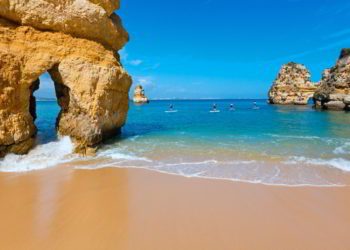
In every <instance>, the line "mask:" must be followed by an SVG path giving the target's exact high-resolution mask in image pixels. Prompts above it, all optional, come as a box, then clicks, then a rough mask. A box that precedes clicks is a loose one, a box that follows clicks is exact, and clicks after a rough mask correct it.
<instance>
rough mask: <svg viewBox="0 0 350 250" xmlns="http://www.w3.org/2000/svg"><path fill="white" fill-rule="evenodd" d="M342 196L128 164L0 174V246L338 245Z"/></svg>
mask: <svg viewBox="0 0 350 250" xmlns="http://www.w3.org/2000/svg"><path fill="white" fill-rule="evenodd" d="M349 194H350V187H327V188H322V187H281V186H265V185H261V184H249V183H238V182H232V181H229V180H213V179H201V178H184V177H182V176H178V175H172V174H165V173H158V172H154V171H152V170H145V169H135V168H133V169H130V168H129V169H123V168H104V169H97V170H93V171H89V170H88V171H87V170H82V169H73V168H72V167H70V166H61V167H56V168H51V169H45V170H38V171H34V172H30V173H0V212H1V213H0V216H1V218H0V219H1V221H2V223H1V224H0V231H1V232H2V234H0V248H1V249H131V250H134V249H135V250H136V249H145V250H148V249H149V250H151V249H152V250H155V249H208V250H209V249H347V247H348V246H349V245H350V239H349V237H348V231H349V229H350V214H349V213H348V211H350V195H349Z"/></svg>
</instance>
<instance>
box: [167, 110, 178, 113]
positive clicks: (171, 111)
mask: <svg viewBox="0 0 350 250" xmlns="http://www.w3.org/2000/svg"><path fill="white" fill-rule="evenodd" d="M177 112H179V111H178V110H167V111H165V113H177Z"/></svg>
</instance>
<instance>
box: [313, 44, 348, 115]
mask: <svg viewBox="0 0 350 250" xmlns="http://www.w3.org/2000/svg"><path fill="white" fill-rule="evenodd" d="M314 100H315V106H316V108H320V109H328V110H350V49H343V50H342V52H341V55H340V57H339V60H338V61H337V63H336V65H335V66H334V67H333V68H331V69H327V70H325V71H324V73H323V76H322V80H321V83H320V86H319V88H318V89H317V91H316V93H315V95H314Z"/></svg>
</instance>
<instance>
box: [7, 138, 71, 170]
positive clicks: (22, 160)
mask: <svg viewBox="0 0 350 250" xmlns="http://www.w3.org/2000/svg"><path fill="white" fill-rule="evenodd" d="M73 148H74V146H73V143H72V141H71V139H70V138H69V137H62V138H60V139H59V140H58V141H55V142H50V143H47V144H43V145H38V146H36V147H35V148H34V149H33V150H31V151H30V152H29V153H28V154H27V155H14V154H9V155H7V156H6V157H5V158H4V159H3V160H0V172H26V171H32V170H39V169H44V168H49V167H53V166H56V165H58V164H61V163H65V162H69V161H71V160H73V158H75V157H76V156H74V155H73V154H72V152H73Z"/></svg>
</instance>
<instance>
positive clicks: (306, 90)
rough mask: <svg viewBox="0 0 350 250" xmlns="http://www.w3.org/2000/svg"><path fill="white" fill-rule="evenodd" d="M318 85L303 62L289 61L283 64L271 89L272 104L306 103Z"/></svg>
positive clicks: (270, 98)
mask: <svg viewBox="0 0 350 250" xmlns="http://www.w3.org/2000/svg"><path fill="white" fill-rule="evenodd" d="M315 90H316V86H315V85H314V84H313V83H312V82H311V80H310V72H309V71H308V70H307V68H306V67H305V66H304V65H302V64H297V63H293V62H290V63H287V64H285V65H283V66H282V68H281V70H280V71H279V73H278V76H277V78H276V80H275V81H274V83H273V85H272V87H271V89H270V91H269V94H268V95H269V102H270V103H271V104H284V105H306V104H307V103H308V100H309V99H310V98H311V97H312V96H313V95H314V92H315Z"/></svg>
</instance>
